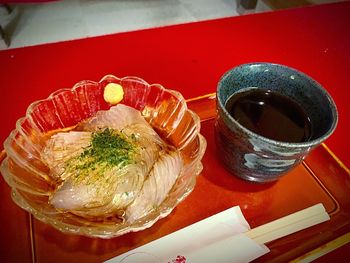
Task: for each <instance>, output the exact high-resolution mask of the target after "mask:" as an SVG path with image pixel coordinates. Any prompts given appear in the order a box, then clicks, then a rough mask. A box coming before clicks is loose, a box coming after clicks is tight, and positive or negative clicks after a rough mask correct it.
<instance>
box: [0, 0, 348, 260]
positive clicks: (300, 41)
mask: <svg viewBox="0 0 350 263" xmlns="http://www.w3.org/2000/svg"><path fill="white" fill-rule="evenodd" d="M349 25H350V2H342V3H336V4H327V5H319V6H312V7H307V8H300V9H292V10H285V11H278V12H269V13H262V14H254V15H246V16H240V17H232V18H225V19H217V20H211V21H205V22H198V23H190V24H183V25H177V26H169V27H162V28H156V29H150V30H142V31H136V32H127V33H121V34H115V35H108V36H102V37H94V38H88V39H82V40H75V41H67V42H61V43H54V44H45V45H38V46H33V47H26V48H19V49H11V50H6V51H0V67H1V68H0V87H1V96H0V102H1V103H0V114H1V129H0V141H1V142H3V141H4V140H5V138H6V137H7V136H8V134H9V133H10V131H11V130H12V129H13V128H14V127H15V122H16V120H17V119H18V118H20V117H21V116H23V115H24V114H25V110H26V108H27V107H28V105H29V104H30V103H31V102H33V101H35V100H38V99H42V98H46V97H47V96H48V95H49V94H50V93H51V92H53V91H55V90H57V89H59V88H69V87H71V86H72V85H74V83H76V82H78V81H80V80H84V79H90V80H96V81H97V80H99V79H100V78H102V77H103V76H104V75H106V74H114V75H116V76H118V77H122V76H126V75H134V76H138V77H141V78H143V79H145V80H146V81H148V82H150V83H161V84H162V85H163V86H165V87H167V88H170V89H176V90H179V91H180V92H181V93H182V94H183V95H184V97H185V98H191V97H195V96H200V95H203V94H206V93H211V92H214V91H215V90H216V85H217V82H218V80H219V78H220V77H221V76H222V74H223V73H224V72H225V71H227V70H229V69H230V68H232V67H234V66H237V65H239V64H242V63H248V62H256V61H266V62H274V63H280V64H284V65H287V66H290V67H294V68H296V69H299V70H301V71H303V72H304V73H306V74H308V75H310V76H311V77H313V78H314V79H315V80H317V81H318V82H319V83H321V84H322V85H323V86H324V87H325V88H326V89H327V90H328V92H329V93H330V94H331V96H332V97H333V98H334V100H335V103H336V104H337V107H338V112H339V123H338V127H337V129H336V131H335V132H334V134H333V135H332V136H331V137H330V138H329V139H328V140H327V141H326V143H327V145H328V146H329V147H330V148H331V150H332V151H333V152H334V153H335V154H336V155H337V156H338V157H339V158H340V160H342V161H343V163H344V164H345V165H347V166H350V155H349V146H350V142H349V140H348V139H347V138H348V136H347V135H348V133H349V130H350V123H349V122H348V121H347V116H348V114H349V113H350V105H349V104H350V100H349V98H350V95H349V92H348V91H347V90H348V85H349V83H350V74H349V72H350V52H349V48H350V26H349ZM1 180H2V179H1ZM8 195H9V191H4V192H1V196H2V197H4V198H5V196H8ZM7 199H9V198H7ZM6 202H11V201H10V200H7V201H6ZM1 206H2V208H1V210H2V212H5V213H8V214H11V216H12V218H10V219H6V218H8V217H3V216H2V217H3V218H2V219H1V224H0V225H1V233H0V234H1V247H3V244H5V243H7V245H6V246H5V247H6V248H10V250H11V251H12V252H11V253H18V251H19V248H20V247H21V246H23V247H25V246H28V244H29V242H28V240H29V237H28V236H26V235H25V234H24V233H19V232H18V231H17V232H16V229H18V228H17V226H20V225H21V224H26V223H27V222H25V220H26V219H25V217H24V216H23V214H22V213H24V212H23V211H21V210H18V211H17V210H14V211H12V210H11V211H7V210H6V209H7V207H9V206H10V204H4V203H1ZM5 219H6V220H11V221H10V222H9V221H6V220H5ZM13 233H15V234H13ZM11 237H12V238H13V242H12V243H11V240H9V239H11ZM18 240H21V241H20V242H19V243H15V241H16V242H18ZM28 249H30V248H28V247H27V248H23V249H22V250H21V253H23V254H26V253H28V255H30V253H29V252H28ZM339 251H341V252H337V253H338V254H339V253H342V255H343V254H344V253H345V254H347V255H350V253H349V252H346V251H347V250H346V249H345V250H344V249H341V250H339ZM7 253H9V252H7ZM331 255H333V254H331Z"/></svg>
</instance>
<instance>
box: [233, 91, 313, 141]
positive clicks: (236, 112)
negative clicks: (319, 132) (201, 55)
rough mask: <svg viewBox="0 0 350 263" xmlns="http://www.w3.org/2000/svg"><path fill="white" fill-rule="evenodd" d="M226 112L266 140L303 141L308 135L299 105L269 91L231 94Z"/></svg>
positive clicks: (302, 111) (308, 121)
mask: <svg viewBox="0 0 350 263" xmlns="http://www.w3.org/2000/svg"><path fill="white" fill-rule="evenodd" d="M226 109H227V110H228V112H229V113H230V114H231V116H232V117H233V118H234V119H235V120H237V121H238V122H239V123H240V124H241V125H243V126H244V127H246V128H248V129H249V130H251V131H253V132H255V133H257V134H259V135H262V136H264V137H267V138H269V139H273V140H277V141H283V142H306V141H308V140H310V138H311V136H312V134H311V122H310V118H309V117H308V115H307V114H306V112H305V111H304V110H303V109H302V108H301V107H300V106H299V104H297V103H296V102H294V101H293V100H291V99H290V98H288V97H287V96H284V95H281V94H279V93H277V92H274V91H271V90H264V89H259V88H257V89H249V90H247V91H243V92H238V93H235V94H233V95H232V96H231V97H230V98H229V99H228V100H227V102H226Z"/></svg>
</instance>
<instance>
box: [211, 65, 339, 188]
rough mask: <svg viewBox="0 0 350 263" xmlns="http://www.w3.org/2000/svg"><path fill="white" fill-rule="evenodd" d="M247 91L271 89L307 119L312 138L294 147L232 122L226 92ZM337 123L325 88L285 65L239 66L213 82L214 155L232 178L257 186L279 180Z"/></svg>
mask: <svg viewBox="0 0 350 263" xmlns="http://www.w3.org/2000/svg"><path fill="white" fill-rule="evenodd" d="M250 88H259V89H265V90H271V91H274V92H277V93H280V94H282V95H285V96H287V97H289V98H290V99H292V100H293V101H294V102H296V103H297V104H299V105H300V106H301V107H302V108H303V109H304V110H305V112H306V113H307V114H308V116H309V118H310V122H311V130H312V137H311V138H310V139H309V140H308V141H305V142H300V143H295V142H282V141H276V140H272V139H269V138H266V137H264V136H261V135H259V134H257V133H254V132H252V131H251V130H249V129H247V128H245V127H244V126H242V125H241V124H240V123H238V122H237V121H236V120H235V119H234V118H233V117H232V116H231V115H230V114H229V112H228V110H227V109H226V108H225V103H226V101H227V99H228V98H229V97H230V96H231V95H232V94H235V93H237V92H240V91H242V90H243V89H244V90H246V89H250ZM337 121H338V114H337V109H336V106H335V104H334V101H333V100H332V98H331V97H330V95H329V94H328V93H327V92H326V91H325V89H324V88H323V87H322V86H321V85H320V84H319V83H317V82H316V81H315V80H313V79H311V78H310V77H309V76H307V75H305V74H304V73H301V72H300V71H298V70H295V69H293V68H290V67H286V66H283V65H278V64H271V63H250V64H244V65H240V66H238V67H235V68H233V69H232V70H229V71H228V72H227V73H226V74H224V75H223V76H222V78H221V79H220V81H219V84H218V88H217V119H216V124H215V136H216V143H217V148H218V153H219V156H220V159H221V160H222V161H223V164H224V165H225V167H226V168H227V169H228V170H229V171H230V172H231V173H232V174H234V175H236V176H238V177H240V178H242V179H245V180H248V181H253V182H261V183H263V182H270V181H275V180H277V179H278V178H280V177H281V176H282V175H284V174H285V173H287V172H288V171H290V170H291V169H293V168H294V167H295V166H297V165H298V164H299V163H301V162H302V161H303V159H304V158H305V157H306V156H307V155H308V153H309V152H310V151H311V150H312V149H313V148H315V147H316V146H318V145H319V144H320V143H322V142H323V141H324V140H325V139H326V138H328V137H329V136H330V135H331V134H332V132H333V131H334V129H335V127H336V124H337ZM276 125H278V123H276Z"/></svg>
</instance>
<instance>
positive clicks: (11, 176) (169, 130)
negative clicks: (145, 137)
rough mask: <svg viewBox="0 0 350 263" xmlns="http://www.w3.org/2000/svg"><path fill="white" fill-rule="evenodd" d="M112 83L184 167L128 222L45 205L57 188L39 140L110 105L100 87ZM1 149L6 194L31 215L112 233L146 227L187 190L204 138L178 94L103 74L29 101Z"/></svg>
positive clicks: (81, 230)
mask: <svg viewBox="0 0 350 263" xmlns="http://www.w3.org/2000/svg"><path fill="white" fill-rule="evenodd" d="M108 83H118V84H120V85H122V87H123V89H124V98H123V101H121V103H123V104H126V105H128V106H131V107H134V108H135V109H137V110H139V111H140V112H141V114H142V115H143V116H144V117H145V119H146V120H147V121H148V122H149V123H150V124H151V125H152V127H153V128H154V129H155V130H156V131H157V133H158V134H159V135H160V136H161V137H162V138H163V139H164V140H165V141H166V142H167V143H168V144H171V145H173V146H175V147H176V148H177V149H178V150H179V151H180V153H181V156H182V158H183V161H184V168H183V170H182V172H181V175H180V176H179V178H178V179H177V181H176V183H175V185H174V187H173V188H172V189H171V191H170V192H169V194H168V196H167V198H166V199H165V200H164V201H163V203H162V204H161V205H160V206H159V207H158V208H157V209H156V210H153V211H152V212H150V213H149V214H147V215H146V216H144V217H142V218H140V219H138V220H137V221H135V222H133V223H131V224H129V223H127V222H121V221H118V220H115V219H113V218H110V217H108V218H104V219H99V220H94V219H87V218H83V217H79V216H77V215H74V214H72V213H69V212H62V211H59V210H57V209H56V208H55V207H53V206H52V205H50V204H49V202H48V200H49V196H50V194H51V193H52V192H53V191H54V190H55V188H56V187H57V185H56V183H55V181H54V180H52V178H51V177H50V175H49V169H48V167H46V166H45V164H44V163H43V162H42V161H41V159H40V151H41V150H42V149H43V147H44V144H45V141H46V139H47V138H48V137H50V136H51V135H52V134H53V133H55V132H56V131H57V130H62V129H70V128H71V127H72V126H75V125H76V124H78V123H79V122H80V121H82V120H84V119H87V118H89V117H92V116H94V115H95V114H96V112H97V111H99V110H106V109H109V108H110V107H111V106H112V105H110V104H108V103H107V102H105V101H104V99H103V91H104V87H105V86H106V85H107V84H108ZM4 148H5V151H6V154H7V157H6V159H5V160H4V161H3V162H2V165H1V173H2V175H3V177H4V179H5V181H6V182H7V183H8V185H9V186H10V187H11V189H12V199H13V200H14V202H15V203H16V204H17V205H19V206H20V207H21V208H23V209H25V210H26V211H28V212H29V213H31V214H33V215H34V216H35V217H36V218H37V219H39V220H41V221H43V222H45V223H47V224H50V225H52V226H53V227H55V228H57V229H59V230H60V231H62V232H66V233H74V234H80V235H86V236H91V237H100V238H112V237H116V236H120V235H123V234H125V233H128V232H135V231H140V230H143V229H146V228H148V227H150V226H152V225H153V224H154V223H155V222H156V221H157V220H159V219H160V218H163V217H165V216H167V215H169V214H170V213H171V211H172V210H173V209H174V208H175V207H176V205H177V204H178V203H179V202H181V201H182V200H184V199H185V198H186V196H187V195H188V194H190V193H191V191H192V190H193V188H194V186H195V182H196V176H197V175H198V174H199V173H200V172H201V171H202V169H203V166H202V163H201V159H202V157H203V155H204V152H205V149H206V140H205V139H204V137H203V136H202V135H201V134H200V120H199V117H198V116H197V115H196V114H195V113H194V112H192V111H191V110H189V109H188V108H187V105H186V102H185V100H184V98H183V96H182V95H181V94H180V93H179V92H176V91H173V90H168V89H165V88H164V87H162V86H161V85H159V84H152V85H150V84H148V83H147V82H146V81H144V80H142V79H140V78H137V77H124V78H117V77H115V76H112V75H107V76H105V77H103V78H102V79H101V80H100V81H99V82H94V81H81V82H79V83H77V84H76V85H74V87H73V88H72V89H61V90H58V91H57V92H54V93H53V94H51V95H50V96H49V97H48V98H47V99H44V100H40V101H36V102H34V103H32V104H31V105H30V106H29V107H28V109H27V113H26V116H25V117H23V118H20V119H19V120H18V121H17V123H16V129H14V130H13V131H12V132H11V134H10V135H9V136H8V138H7V139H6V140H5V143H4Z"/></svg>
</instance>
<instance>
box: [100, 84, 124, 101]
mask: <svg viewBox="0 0 350 263" xmlns="http://www.w3.org/2000/svg"><path fill="white" fill-rule="evenodd" d="M123 97H124V90H123V87H122V86H121V85H119V84H117V83H109V84H107V86H106V87H105V90H104V92H103V98H104V100H105V101H106V102H108V103H110V104H117V103H118V102H120V101H122V99H123Z"/></svg>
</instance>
